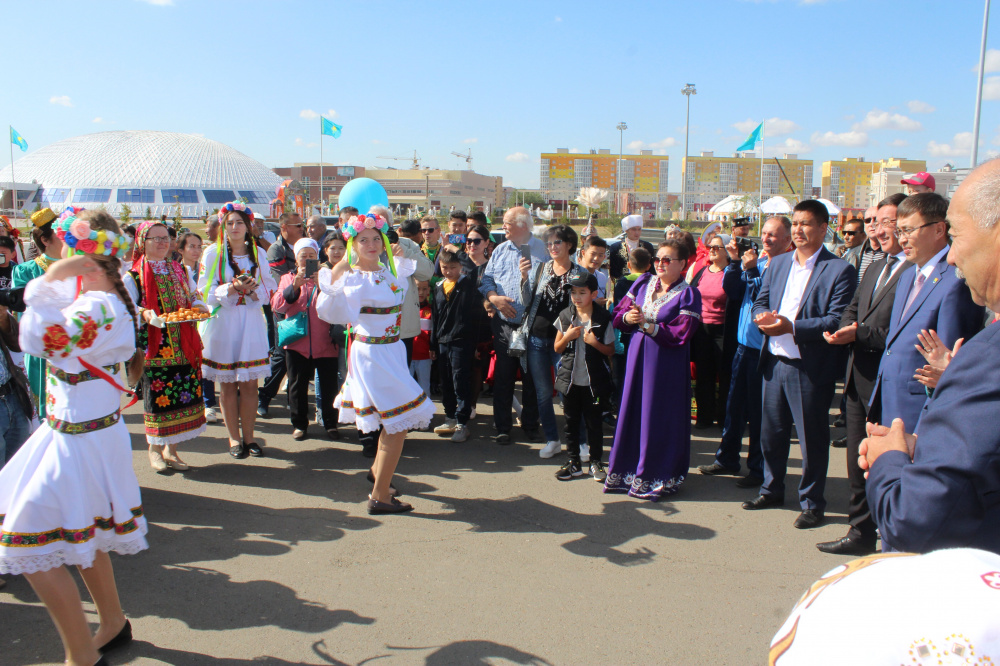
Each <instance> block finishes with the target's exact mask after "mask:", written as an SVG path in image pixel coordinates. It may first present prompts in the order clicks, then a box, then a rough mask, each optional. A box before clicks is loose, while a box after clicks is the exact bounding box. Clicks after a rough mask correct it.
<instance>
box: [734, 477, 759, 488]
mask: <svg viewBox="0 0 1000 666" xmlns="http://www.w3.org/2000/svg"><path fill="white" fill-rule="evenodd" d="M762 485H764V479H763V478H761V477H759V476H753V475H752V474H747V475H746V476H741V477H740V478H739V479H737V481H736V487H737V488H760V487H761V486H762Z"/></svg>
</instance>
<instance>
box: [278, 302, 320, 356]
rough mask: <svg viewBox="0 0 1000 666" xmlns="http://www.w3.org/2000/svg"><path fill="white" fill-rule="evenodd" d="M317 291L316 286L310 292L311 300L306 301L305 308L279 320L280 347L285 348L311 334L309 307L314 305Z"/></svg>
mask: <svg viewBox="0 0 1000 666" xmlns="http://www.w3.org/2000/svg"><path fill="white" fill-rule="evenodd" d="M315 293H316V289H315V288H314V289H313V290H312V292H310V294H309V302H308V303H306V307H305V309H304V310H302V311H301V312H298V313H296V314H295V315H293V316H291V317H285V318H284V319H282V320H281V321H279V322H278V347H281V348H283V347H285V346H287V345H291V344H295V343H296V342H298V341H299V340H301V339H302V338H304V337H306V336H307V335H309V307H310V306H311V305H312V297H313V294H315Z"/></svg>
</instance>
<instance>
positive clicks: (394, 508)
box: [368, 497, 413, 515]
mask: <svg viewBox="0 0 1000 666" xmlns="http://www.w3.org/2000/svg"><path fill="white" fill-rule="evenodd" d="M406 511H413V505H411V504H407V503H406V502H400V501H399V500H398V499H396V498H395V497H393V498H392V501H391V502H379V501H378V500H373V499H370V500H368V513H370V514H372V515H376V514H380V513H405V512H406Z"/></svg>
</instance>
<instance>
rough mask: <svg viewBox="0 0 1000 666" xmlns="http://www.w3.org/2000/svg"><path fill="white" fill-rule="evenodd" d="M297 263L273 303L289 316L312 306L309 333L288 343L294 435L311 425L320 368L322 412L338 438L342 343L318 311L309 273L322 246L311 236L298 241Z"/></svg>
mask: <svg viewBox="0 0 1000 666" xmlns="http://www.w3.org/2000/svg"><path fill="white" fill-rule="evenodd" d="M294 250H295V263H296V266H297V270H295V271H294V272H291V273H286V274H285V275H283V276H281V282H280V283H279V284H278V290H277V291H275V292H274V295H273V296H271V307H272V308H273V309H274V311H275V312H280V313H282V314H284V315H285V317H286V318H291V317H294V316H295V315H297V314H299V313H300V312H302V311H304V310H306V308H308V310H309V333H308V334H307V335H306V336H305V337H303V338H301V339H300V340H297V341H296V342H293V343H291V344H288V345H285V347H284V349H285V351H286V352H287V354H285V364H286V366H287V368H288V403H289V408H290V410H291V414H292V427H293V428H294V429H295V430H294V431H292V438H293V439H296V440H303V439H305V438H306V437H307V430H308V428H309V381H310V380H311V379H312V378H313V376H314V375H316V374H317V372H316V371H317V370H318V371H319V373H318V374H319V382H320V387H319V388H320V390H319V392H318V393H321V394H322V395H323V404H322V406H321V407H320V413H321V414H322V416H323V427H324V428H325V429H326V432H327V434H328V435H329V436H330V438H331V439H337V437H338V436H339V433H338V432H337V418H338V414H337V410H336V409H335V408H334V407H333V398H334V396H336V395H337V388H338V386H337V384H338V382H337V371H338V368H339V356H340V347H339V346H338V345H337V344H336V343H335V342H334V341H333V340H332V339H331V337H330V324H328V323H326V322H325V321H323V320H322V319H320V318H319V315H317V314H316V299H317V298H318V297H319V292H318V291H317V289H316V276H315V274H312V275H309V274H307V273H306V266H307V262H308V261H309V260H310V259H313V260H316V259H318V258H319V246H318V245H317V244H316V241H314V240H313V239H311V238H302V239H300V240H299V241H298V242H297V243H295V248H294Z"/></svg>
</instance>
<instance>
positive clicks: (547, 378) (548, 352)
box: [521, 224, 586, 458]
mask: <svg viewBox="0 0 1000 666" xmlns="http://www.w3.org/2000/svg"><path fill="white" fill-rule="evenodd" d="M545 245H546V247H547V248H548V251H549V256H550V257H552V259H551V260H550V261H547V262H545V263H544V264H541V265H539V266H538V267H537V268H536V269H535V270H529V271H527V272H525V271H523V270H522V272H521V291H522V301H521V302H522V303H524V304H525V308H524V309H525V318H526V320H528V326H529V329H528V330H529V338H528V353H527V354H526V358H527V361H528V372H529V373H530V374H531V381H532V382H533V383H534V385H535V394H536V395H537V396H538V418H539V420H540V421H541V422H542V428H543V430H544V431H545V439H546V440H547V441H546V444H545V447H544V448H543V449H542V450H541V451H540V452H539V455H540V456H541V457H542V458H551V457H553V456H554V455H556V454H557V453H559V451H561V450H562V445H561V444H560V443H559V428H558V426H557V425H556V414H555V410H554V409H553V408H552V390H553V382H552V369H553V368H554V367H556V366H557V365H558V364H559V354H557V353H556V351H555V348H554V347H555V338H556V329H555V326H554V324H555V322H556V320H558V319H559V313H560V312H562V311H563V310H565V309H566V308H568V307H569V303H570V301H569V292H570V287H569V281H570V280H571V279H573V278H574V277H577V276H579V275H582V274H583V273H586V271H585V270H584V269H582V268H580V267H579V266H577V265H576V264H575V263H573V259H572V258H573V256H575V254H576V245H577V235H576V232H575V231H573V229H572V228H570V227H568V226H566V225H564V224H557V225H555V226H552V227H550V228H549V229H548V231H547V232H546V234H545ZM526 263H527V262H524V263H522V266H524V265H525V264H526ZM536 301H537V305H536ZM532 310H535V314H534V317H532V316H531V312H532Z"/></svg>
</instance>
